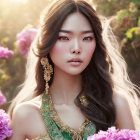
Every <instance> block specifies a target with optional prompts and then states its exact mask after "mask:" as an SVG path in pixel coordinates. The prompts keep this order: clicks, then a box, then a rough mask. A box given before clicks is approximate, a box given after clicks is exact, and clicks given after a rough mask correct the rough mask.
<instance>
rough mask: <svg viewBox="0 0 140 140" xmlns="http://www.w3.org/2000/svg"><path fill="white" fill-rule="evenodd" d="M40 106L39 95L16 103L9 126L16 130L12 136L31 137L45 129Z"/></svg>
mask: <svg viewBox="0 0 140 140" xmlns="http://www.w3.org/2000/svg"><path fill="white" fill-rule="evenodd" d="M40 106H41V100H40V97H35V98H34V99H32V100H30V101H26V102H23V103H20V104H18V105H16V107H15V108H14V110H13V115H12V121H11V127H12V129H13V131H14V132H16V133H14V134H13V137H14V138H17V137H20V138H21V137H24V138H33V137H35V136H36V135H38V134H39V133H42V131H43V132H44V131H45V127H44V123H43V120H42V117H41V114H40ZM14 138H13V139H14Z"/></svg>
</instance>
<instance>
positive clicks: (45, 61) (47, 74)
mask: <svg viewBox="0 0 140 140" xmlns="http://www.w3.org/2000/svg"><path fill="white" fill-rule="evenodd" d="M41 64H42V66H43V68H44V80H45V81H46V85H45V86H46V94H48V90H49V84H48V82H49V81H50V79H51V75H52V74H53V68H52V65H50V64H49V60H48V58H47V57H43V58H41Z"/></svg>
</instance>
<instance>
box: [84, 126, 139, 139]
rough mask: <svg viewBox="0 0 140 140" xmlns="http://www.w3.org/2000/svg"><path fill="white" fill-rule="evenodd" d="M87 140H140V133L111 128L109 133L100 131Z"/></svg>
mask: <svg viewBox="0 0 140 140" xmlns="http://www.w3.org/2000/svg"><path fill="white" fill-rule="evenodd" d="M87 140H140V131H134V130H129V129H122V130H118V129H116V128H115V127H111V128H109V129H108V130H107V131H99V132H98V133H97V134H94V135H92V136H89V137H88V139H87Z"/></svg>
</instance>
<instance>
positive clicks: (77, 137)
mask: <svg viewBox="0 0 140 140" xmlns="http://www.w3.org/2000/svg"><path fill="white" fill-rule="evenodd" d="M48 95H49V98H50V110H51V118H52V119H53V120H54V121H55V122H56V123H57V125H58V126H59V127H60V128H61V129H62V130H63V131H66V132H67V133H69V134H70V135H71V136H72V139H73V140H82V136H83V133H84V130H85V126H86V125H87V124H89V123H91V121H89V120H88V119H86V120H85V121H84V122H83V123H82V125H81V127H80V128H79V129H78V130H76V129H73V128H70V127H69V126H68V125H66V124H64V123H63V121H62V120H61V119H60V117H59V115H58V113H57V112H56V110H55V107H54V104H53V102H52V99H51V96H50V94H48Z"/></svg>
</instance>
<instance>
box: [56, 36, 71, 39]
mask: <svg viewBox="0 0 140 140" xmlns="http://www.w3.org/2000/svg"><path fill="white" fill-rule="evenodd" d="M58 39H59V40H69V39H68V37H66V36H59V37H58Z"/></svg>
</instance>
